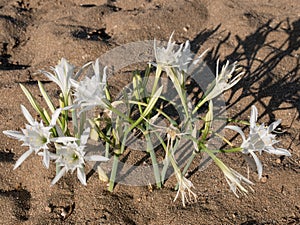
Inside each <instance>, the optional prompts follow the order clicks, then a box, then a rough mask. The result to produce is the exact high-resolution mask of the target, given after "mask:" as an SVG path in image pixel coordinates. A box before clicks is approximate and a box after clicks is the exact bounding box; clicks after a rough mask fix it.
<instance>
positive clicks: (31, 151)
mask: <svg viewBox="0 0 300 225" xmlns="http://www.w3.org/2000/svg"><path fill="white" fill-rule="evenodd" d="M33 152H34V151H33V150H32V149H29V150H28V151H26V152H25V153H24V154H23V155H21V157H20V158H19V159H18V160H17V162H16V164H15V166H14V170H15V169H17V168H18V167H19V166H20V165H21V164H22V163H23V162H24V160H25V159H27V158H28V157H29V156H30V155H31V153H33Z"/></svg>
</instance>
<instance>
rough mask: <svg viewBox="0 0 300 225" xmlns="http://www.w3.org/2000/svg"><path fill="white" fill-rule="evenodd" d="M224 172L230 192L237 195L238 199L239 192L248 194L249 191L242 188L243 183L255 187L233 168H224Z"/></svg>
mask: <svg viewBox="0 0 300 225" xmlns="http://www.w3.org/2000/svg"><path fill="white" fill-rule="evenodd" d="M222 172H223V173H224V175H225V179H226V181H227V183H228V184H229V187H230V190H231V191H232V192H233V193H234V194H235V196H236V197H239V196H238V194H237V191H239V192H244V193H248V191H247V189H245V188H244V187H243V186H242V182H244V183H246V184H247V185H253V183H252V182H251V181H250V180H248V179H247V178H246V177H244V176H243V175H241V174H239V173H238V172H237V171H235V170H233V169H231V168H228V167H224V168H223V169H222Z"/></svg>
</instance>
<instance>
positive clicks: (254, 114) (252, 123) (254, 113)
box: [250, 105, 258, 128]
mask: <svg viewBox="0 0 300 225" xmlns="http://www.w3.org/2000/svg"><path fill="white" fill-rule="evenodd" d="M257 114H258V112H257V108H256V106H255V105H252V106H251V115H250V127H252V128H253V127H255V126H256V121H257Z"/></svg>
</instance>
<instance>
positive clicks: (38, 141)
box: [3, 105, 72, 169]
mask: <svg viewBox="0 0 300 225" xmlns="http://www.w3.org/2000/svg"><path fill="white" fill-rule="evenodd" d="M21 110H22V112H23V114H24V116H25V118H26V120H27V121H28V123H29V124H26V126H25V127H26V128H25V129H22V132H20V131H13V130H6V131H3V133H4V134H5V135H7V136H9V137H11V138H14V139H18V140H19V141H23V142H24V143H23V144H22V146H29V149H28V151H26V152H25V153H24V154H23V155H22V156H21V157H20V158H19V159H18V160H17V162H16V164H15V166H14V169H16V168H17V167H19V166H20V165H21V164H22V163H23V162H24V160H25V159H27V158H28V157H29V156H30V155H31V153H33V152H35V153H36V154H37V153H38V152H39V151H40V150H42V149H43V150H44V153H43V163H44V165H45V167H46V168H49V161H50V158H49V151H48V144H49V143H50V142H51V141H53V142H62V141H68V140H72V138H68V137H60V138H53V137H51V135H52V132H51V129H52V128H53V127H54V126H55V124H56V120H57V119H58V116H59V114H60V112H61V109H57V110H56V111H55V112H54V113H53V115H52V119H51V122H50V124H49V126H46V127H45V126H44V124H43V122H42V121H40V122H37V121H36V120H34V119H33V118H32V116H31V115H30V113H29V112H28V110H27V109H26V108H25V106H23V105H21Z"/></svg>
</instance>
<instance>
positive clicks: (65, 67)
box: [41, 58, 75, 99]
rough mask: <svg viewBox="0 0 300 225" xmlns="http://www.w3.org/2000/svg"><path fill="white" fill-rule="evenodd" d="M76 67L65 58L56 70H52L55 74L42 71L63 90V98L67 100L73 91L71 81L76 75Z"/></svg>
mask: <svg viewBox="0 0 300 225" xmlns="http://www.w3.org/2000/svg"><path fill="white" fill-rule="evenodd" d="M74 69H75V66H73V65H71V64H70V63H68V61H67V60H66V59H65V58H62V59H61V60H60V62H59V64H58V65H56V66H55V68H52V70H53V71H54V74H52V73H49V72H47V71H41V72H42V73H43V74H44V75H45V76H46V77H47V78H48V79H49V80H51V81H53V82H55V83H56V84H57V85H58V86H59V87H60V89H61V91H62V93H63V96H64V98H65V99H67V96H68V95H69V92H70V89H71V83H70V79H71V77H72V75H73V74H74Z"/></svg>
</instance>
